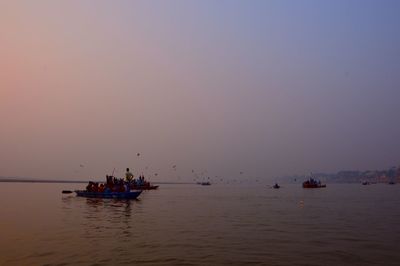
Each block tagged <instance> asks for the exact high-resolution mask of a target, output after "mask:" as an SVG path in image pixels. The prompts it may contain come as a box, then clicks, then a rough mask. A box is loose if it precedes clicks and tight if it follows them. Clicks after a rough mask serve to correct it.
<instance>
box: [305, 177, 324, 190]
mask: <svg viewBox="0 0 400 266" xmlns="http://www.w3.org/2000/svg"><path fill="white" fill-rule="evenodd" d="M323 187H326V185H323V184H321V181H317V180H315V179H314V178H310V179H309V180H307V181H305V182H303V188H323Z"/></svg>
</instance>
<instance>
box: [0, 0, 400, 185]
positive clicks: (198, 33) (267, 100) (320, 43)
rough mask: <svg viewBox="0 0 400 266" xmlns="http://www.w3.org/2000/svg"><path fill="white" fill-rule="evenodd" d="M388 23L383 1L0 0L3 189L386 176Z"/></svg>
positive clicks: (399, 32)
mask: <svg viewBox="0 0 400 266" xmlns="http://www.w3.org/2000/svg"><path fill="white" fill-rule="evenodd" d="M399 12H400V2H399V1H394V0H393V1H390V0H383V1H378V0H375V1H369V0H357V1H356V0H338V1H316V0H315V1H311V0H310V1H307V0H305V1H294V0H293V1H285V0H279V1H273V0H269V1H267V0H266V1H256V0H252V1H244V0H243V1H235V0H232V1H224V0H221V1H203V0H202V1H192V0H189V1H184V0H181V1H173V0H170V1H162V0H159V1H153V0H150V1H148V0H146V1H42V0H38V1H8V0H1V1H0V121H1V124H0V176H3V177H33V178H45V179H69V180H78V179H79V180H82V179H83V180H87V179H95V178H97V179H99V178H103V177H105V175H106V174H110V173H111V172H112V171H113V169H114V168H115V173H116V174H117V175H120V176H122V175H123V174H124V169H125V168H126V167H130V168H131V169H133V172H134V174H135V175H137V174H140V173H142V172H143V173H145V174H146V175H147V176H148V177H150V179H153V180H155V181H193V180H194V176H195V175H196V174H197V176H199V177H202V178H203V177H207V176H211V177H212V178H215V179H219V178H223V179H224V180H229V179H240V178H247V179H249V180H252V179H255V178H257V179H262V180H271V179H273V180H276V178H278V177H280V176H285V175H293V174H308V173H310V172H336V171H340V170H373V169H386V168H389V167H392V166H397V165H399V164H400V160H399V156H398V154H399V153H398V152H399V148H400V138H399V135H400V123H399V114H400V110H399V104H398V103H399V99H400V49H399V47H400V26H399V25H400V16H399V15H398V14H399ZM138 153H139V156H138ZM174 165H176V167H175V168H174V167H173V166H174ZM192 170H193V172H194V173H192ZM240 172H242V174H240ZM156 173H157V176H156V175H155V174H156ZM215 176H218V178H216V177H215Z"/></svg>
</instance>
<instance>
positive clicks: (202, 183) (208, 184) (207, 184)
mask: <svg viewBox="0 0 400 266" xmlns="http://www.w3.org/2000/svg"><path fill="white" fill-rule="evenodd" d="M198 184H199V185H202V186H210V185H211V183H210V182H208V181H207V182H199V183H198Z"/></svg>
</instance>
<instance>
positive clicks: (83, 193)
mask: <svg viewBox="0 0 400 266" xmlns="http://www.w3.org/2000/svg"><path fill="white" fill-rule="evenodd" d="M75 193H76V196H78V197H85V198H105V199H136V198H137V197H138V196H139V195H140V193H142V191H140V190H139V191H130V192H91V191H87V190H75Z"/></svg>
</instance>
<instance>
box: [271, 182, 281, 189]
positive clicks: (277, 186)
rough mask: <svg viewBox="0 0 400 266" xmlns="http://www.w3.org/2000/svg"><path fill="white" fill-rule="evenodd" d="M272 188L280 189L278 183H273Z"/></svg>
mask: <svg viewBox="0 0 400 266" xmlns="http://www.w3.org/2000/svg"><path fill="white" fill-rule="evenodd" d="M272 188H274V189H279V188H281V186H279V185H278V183H275V185H273V186H272Z"/></svg>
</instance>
